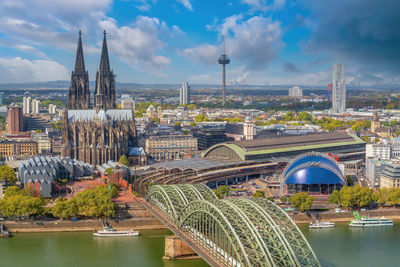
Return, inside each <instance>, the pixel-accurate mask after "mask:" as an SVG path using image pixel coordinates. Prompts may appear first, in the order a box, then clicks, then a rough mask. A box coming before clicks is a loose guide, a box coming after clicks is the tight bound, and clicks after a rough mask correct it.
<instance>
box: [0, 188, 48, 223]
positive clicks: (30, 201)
mask: <svg viewBox="0 0 400 267" xmlns="http://www.w3.org/2000/svg"><path fill="white" fill-rule="evenodd" d="M44 205H45V202H44V200H43V198H41V197H33V196H29V195H28V193H27V192H26V191H25V190H21V189H19V188H18V187H17V186H11V187H8V188H7V189H6V190H4V196H3V199H1V200H0V212H1V213H2V214H3V215H4V216H6V217H11V216H32V215H42V214H43V213H44Z"/></svg>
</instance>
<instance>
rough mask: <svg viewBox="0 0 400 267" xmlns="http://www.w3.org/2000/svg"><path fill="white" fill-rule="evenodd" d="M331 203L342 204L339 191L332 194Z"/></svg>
mask: <svg viewBox="0 0 400 267" xmlns="http://www.w3.org/2000/svg"><path fill="white" fill-rule="evenodd" d="M329 202H330V203H333V204H336V205H339V204H340V193H339V191H338V190H335V191H333V192H332V194H331V196H330V197H329Z"/></svg>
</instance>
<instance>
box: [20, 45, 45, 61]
mask: <svg viewBox="0 0 400 267" xmlns="http://www.w3.org/2000/svg"><path fill="white" fill-rule="evenodd" d="M15 48H17V49H19V50H21V51H24V52H27V53H31V54H34V55H36V56H39V57H42V58H47V56H46V55H45V54H44V53H43V52H42V51H40V50H39V49H37V48H35V47H33V46H30V45H23V44H19V45H15Z"/></svg>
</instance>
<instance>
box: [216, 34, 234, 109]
mask: <svg viewBox="0 0 400 267" xmlns="http://www.w3.org/2000/svg"><path fill="white" fill-rule="evenodd" d="M229 62H231V60H230V59H229V57H228V56H227V55H226V54H225V36H223V37H222V55H221V56H220V57H219V58H218V64H221V65H222V105H223V106H224V105H225V103H226V79H225V65H227V64H229Z"/></svg>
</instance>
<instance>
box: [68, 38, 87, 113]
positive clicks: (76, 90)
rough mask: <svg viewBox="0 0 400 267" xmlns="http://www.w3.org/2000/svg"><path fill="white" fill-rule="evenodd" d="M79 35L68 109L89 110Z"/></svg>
mask: <svg viewBox="0 0 400 267" xmlns="http://www.w3.org/2000/svg"><path fill="white" fill-rule="evenodd" d="M81 35H82V33H81V31H79V39H78V48H77V50H76V59H75V69H74V71H73V72H72V74H71V86H70V87H69V98H68V109H89V108H90V91H89V74H88V72H87V71H86V70H85V60H84V58H83V49H82V37H81Z"/></svg>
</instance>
